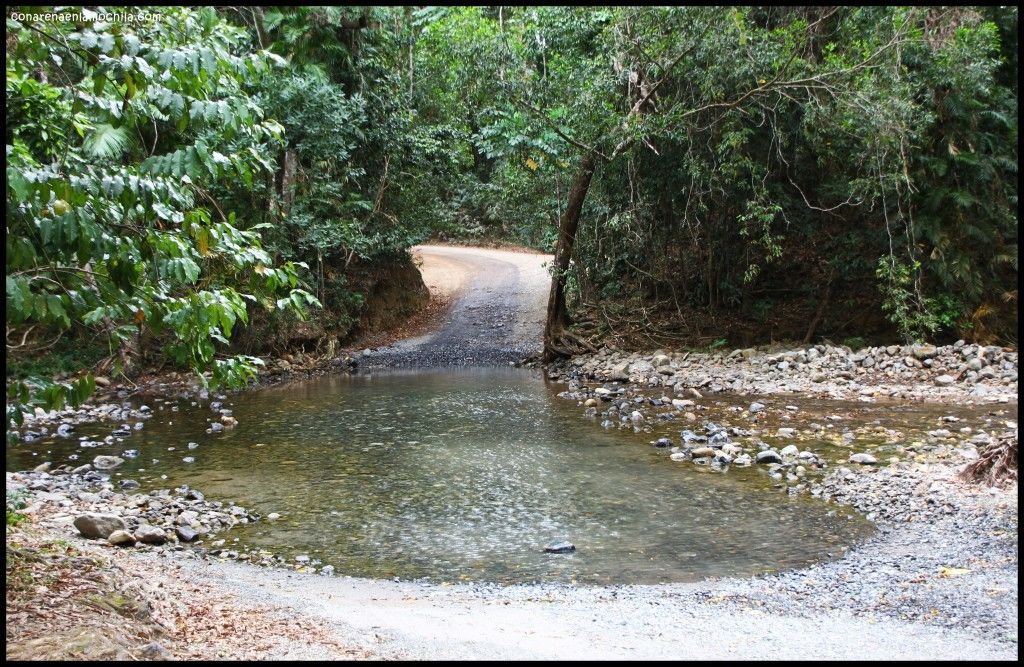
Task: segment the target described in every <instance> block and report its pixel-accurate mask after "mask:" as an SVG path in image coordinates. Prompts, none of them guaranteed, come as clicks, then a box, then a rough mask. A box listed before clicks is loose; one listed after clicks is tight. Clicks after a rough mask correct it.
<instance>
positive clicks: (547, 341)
mask: <svg viewBox="0 0 1024 667" xmlns="http://www.w3.org/2000/svg"><path fill="white" fill-rule="evenodd" d="M596 167H597V159H596V158H595V157H594V155H593V154H587V155H585V156H584V157H583V161H582V162H581V163H580V169H579V171H577V172H576V178H575V179H573V183H572V189H571V190H569V201H568V203H567V204H566V207H565V211H564V212H563V213H562V218H561V220H559V221H558V242H557V243H556V244H555V263H554V275H553V276H552V277H551V294H550V296H549V297H548V314H547V320H546V322H545V324H544V361H545V362H550V361H553V360H554V359H556V358H558V357H564V356H568V355H569V354H571V350H570V349H568V348H567V346H566V343H565V339H566V338H567V334H566V326H567V325H568V323H569V313H568V310H567V309H566V307H565V273H566V271H567V270H568V269H569V260H570V259H572V248H573V244H574V243H575V241H576V228H577V227H579V224H580V213H581V212H582V211H583V202H584V200H585V199H586V198H587V191H588V190H589V189H590V180H591V178H593V176H594V170H595V169H596Z"/></svg>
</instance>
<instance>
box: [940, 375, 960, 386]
mask: <svg viewBox="0 0 1024 667" xmlns="http://www.w3.org/2000/svg"><path fill="white" fill-rule="evenodd" d="M954 382H956V379H955V378H954V377H953V376H952V375H940V376H939V377H937V378H935V384H936V385H937V386H939V387H948V386H949V385H951V384H953V383H954Z"/></svg>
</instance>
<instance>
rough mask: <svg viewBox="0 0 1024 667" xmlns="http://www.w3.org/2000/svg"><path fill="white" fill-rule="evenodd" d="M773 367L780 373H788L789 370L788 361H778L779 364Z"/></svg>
mask: <svg viewBox="0 0 1024 667" xmlns="http://www.w3.org/2000/svg"><path fill="white" fill-rule="evenodd" d="M775 367H776V368H778V369H779V370H780V371H788V370H789V362H788V361H780V362H779V363H777V364H775Z"/></svg>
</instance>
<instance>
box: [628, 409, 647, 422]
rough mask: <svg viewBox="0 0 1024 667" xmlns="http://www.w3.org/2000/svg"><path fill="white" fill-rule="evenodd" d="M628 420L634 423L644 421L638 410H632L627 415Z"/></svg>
mask: <svg viewBox="0 0 1024 667" xmlns="http://www.w3.org/2000/svg"><path fill="white" fill-rule="evenodd" d="M629 418H630V420H632V421H635V422H642V421H643V420H644V415H643V413H642V412H640V411H639V410H633V412H632V413H631V414H630V415H629Z"/></svg>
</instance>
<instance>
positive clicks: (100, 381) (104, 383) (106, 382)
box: [94, 375, 110, 387]
mask: <svg viewBox="0 0 1024 667" xmlns="http://www.w3.org/2000/svg"><path fill="white" fill-rule="evenodd" d="M94 381H95V382H96V386H97V387H109V386H110V378H107V377H103V376H102V375H97V376H96V377H95V378H94Z"/></svg>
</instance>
